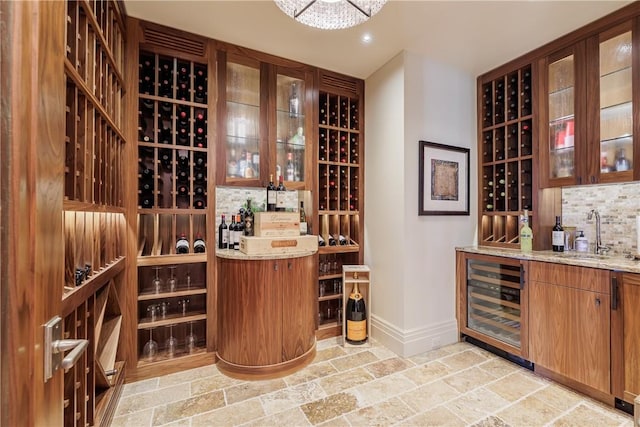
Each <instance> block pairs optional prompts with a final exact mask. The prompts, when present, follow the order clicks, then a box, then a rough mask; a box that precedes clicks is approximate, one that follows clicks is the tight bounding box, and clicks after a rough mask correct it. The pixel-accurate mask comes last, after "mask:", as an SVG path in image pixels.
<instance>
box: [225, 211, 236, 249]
mask: <svg viewBox="0 0 640 427" xmlns="http://www.w3.org/2000/svg"><path fill="white" fill-rule="evenodd" d="M223 231H224V230H223ZM228 232H229V238H228V239H227V247H228V249H231V250H233V249H235V247H234V245H235V240H236V217H235V215H231V224H230V225H229V231H228Z"/></svg>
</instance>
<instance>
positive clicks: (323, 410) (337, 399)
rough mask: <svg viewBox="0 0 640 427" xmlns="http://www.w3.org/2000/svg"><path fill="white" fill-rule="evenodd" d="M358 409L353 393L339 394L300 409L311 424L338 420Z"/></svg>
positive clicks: (307, 404)
mask: <svg viewBox="0 0 640 427" xmlns="http://www.w3.org/2000/svg"><path fill="white" fill-rule="evenodd" d="M357 407H358V401H357V399H356V397H355V396H354V395H353V394H351V393H338V394H332V395H331V396H328V397H325V398H323V399H320V400H316V401H315V402H310V403H305V404H304V405H302V406H301V407H300V408H301V409H302V412H304V414H305V416H306V417H307V419H308V420H309V422H310V423H311V424H320V423H323V422H325V421H328V420H330V419H333V418H336V417H338V416H340V415H342V414H345V413H347V412H351V411H353V410H354V409H356V408H357Z"/></svg>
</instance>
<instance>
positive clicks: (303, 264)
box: [278, 255, 318, 360]
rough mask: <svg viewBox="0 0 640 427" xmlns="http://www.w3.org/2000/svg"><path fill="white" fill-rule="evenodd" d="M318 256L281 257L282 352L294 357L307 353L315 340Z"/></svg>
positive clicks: (285, 356)
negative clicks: (282, 282)
mask: <svg viewBox="0 0 640 427" xmlns="http://www.w3.org/2000/svg"><path fill="white" fill-rule="evenodd" d="M317 257H318V255H314V256H308V257H304V258H292V259H288V260H279V261H278V264H279V265H280V268H281V270H282V279H283V280H285V281H288V282H289V284H288V285H287V284H285V285H284V286H283V288H284V294H283V304H282V311H283V313H282V317H283V322H284V324H283V331H282V334H283V338H282V345H283V347H282V355H283V359H284V360H291V359H294V358H296V357H299V356H301V355H303V354H304V353H305V352H307V351H308V350H309V349H310V348H311V347H312V346H313V341H314V339H315V334H314V331H315V316H316V315H315V312H316V310H315V307H316V304H315V300H316V285H315V284H316V283H317V282H318V269H317V268H316V267H315V266H316V265H317Z"/></svg>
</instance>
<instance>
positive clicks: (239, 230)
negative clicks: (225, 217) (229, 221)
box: [233, 214, 244, 251]
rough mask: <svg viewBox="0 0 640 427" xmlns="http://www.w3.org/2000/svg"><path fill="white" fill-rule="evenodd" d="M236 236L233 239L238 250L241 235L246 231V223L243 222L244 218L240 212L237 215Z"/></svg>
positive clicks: (234, 247)
mask: <svg viewBox="0 0 640 427" xmlns="http://www.w3.org/2000/svg"><path fill="white" fill-rule="evenodd" d="M235 232H236V236H235V237H234V239H233V249H234V250H236V251H239V250H240V237H241V236H242V233H243V232H244V225H243V224H242V219H241V217H240V214H237V215H236V228H235Z"/></svg>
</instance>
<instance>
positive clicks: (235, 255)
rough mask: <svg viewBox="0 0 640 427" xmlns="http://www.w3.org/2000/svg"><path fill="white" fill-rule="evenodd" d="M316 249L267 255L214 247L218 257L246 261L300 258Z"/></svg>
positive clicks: (313, 252)
mask: <svg viewBox="0 0 640 427" xmlns="http://www.w3.org/2000/svg"><path fill="white" fill-rule="evenodd" d="M316 252H317V251H316V250H314V251H302V252H296V253H289V254H269V255H247V254H245V253H244V252H240V251H236V250H231V249H216V256H217V257H218V258H225V259H239V260H246V261H261V260H269V259H288V258H302V257H305V256H309V255H313V254H315V253H316Z"/></svg>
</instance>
